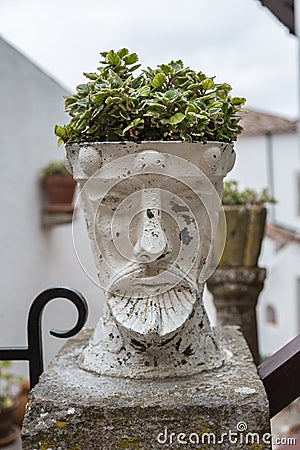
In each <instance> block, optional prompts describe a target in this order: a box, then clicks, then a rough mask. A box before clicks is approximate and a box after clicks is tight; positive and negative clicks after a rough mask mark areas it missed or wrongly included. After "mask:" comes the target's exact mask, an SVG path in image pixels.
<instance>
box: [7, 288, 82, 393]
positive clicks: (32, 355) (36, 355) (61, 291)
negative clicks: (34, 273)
mask: <svg viewBox="0 0 300 450" xmlns="http://www.w3.org/2000/svg"><path fill="white" fill-rule="evenodd" d="M57 298H64V299H67V300H70V301H71V302H72V303H73V304H74V305H75V306H76V308H77V312H78V319H77V323H76V325H75V326H74V327H73V328H72V329H71V330H65V331H62V330H55V329H53V330H50V334H51V335H52V336H55V337H58V338H69V337H71V336H74V335H75V334H77V333H78V332H79V331H80V330H81V329H82V327H83V326H84V324H85V322H86V320H87V316H88V306H87V302H86V300H85V298H84V297H83V295H82V294H81V293H80V292H78V291H77V290H76V289H72V288H70V287H63V286H58V287H53V288H49V289H46V290H45V291H43V292H41V293H40V294H39V295H38V296H37V297H36V298H35V300H34V301H33V303H32V305H31V307H30V310H29V314H28V320H27V342H28V346H27V347H0V360H2V361H3V360H15V361H29V378H30V386H31V388H33V387H34V386H35V385H36V383H37V382H38V379H39V376H40V375H41V374H42V372H43V370H44V364H43V343H42V327H41V323H42V315H43V310H44V308H45V306H46V305H47V304H48V303H49V302H50V301H51V300H53V299H57Z"/></svg>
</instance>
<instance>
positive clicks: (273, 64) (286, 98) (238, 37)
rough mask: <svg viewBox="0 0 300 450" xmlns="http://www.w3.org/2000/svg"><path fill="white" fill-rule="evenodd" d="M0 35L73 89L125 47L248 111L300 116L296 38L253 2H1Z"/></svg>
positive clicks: (131, 0)
mask: <svg viewBox="0 0 300 450" xmlns="http://www.w3.org/2000/svg"><path fill="white" fill-rule="evenodd" d="M0 35H2V37H4V38H5V39H6V40H7V41H9V42H10V43H11V44H13V45H14V46H15V47H17V48H18V49H19V50H21V51H22V52H23V53H24V54H25V55H26V56H28V57H29V58H30V59H31V60H32V61H34V62H36V63H37V64H38V65H39V66H40V67H41V68H42V69H44V70H45V71H46V72H48V73H49V74H50V75H51V76H53V77H54V78H55V79H56V80H58V81H59V82H61V83H62V84H63V85H64V86H65V87H67V88H68V89H69V90H72V91H73V90H74V87H75V86H76V85H77V84H79V83H80V82H81V81H82V72H83V71H93V70H94V69H95V68H96V67H97V64H98V61H99V52H100V51H103V50H109V49H111V48H113V49H119V48H122V47H128V48H129V49H130V50H131V51H135V52H137V53H138V54H139V56H140V62H141V63H142V65H143V66H147V65H151V66H156V65H157V64H160V63H164V62H168V61H169V60H171V59H182V60H183V61H184V62H185V64H187V65H189V66H191V67H192V68H194V69H197V70H202V71H203V72H204V73H206V74H207V75H208V76H213V75H216V80H217V81H218V82H221V81H224V82H228V83H230V84H231V85H232V86H233V87H234V94H235V95H239V96H244V97H246V98H247V99H248V103H247V106H248V107H249V108H250V107H251V108H256V109H258V110H260V111H266V112H271V113H276V114H279V115H283V116H287V117H290V118H295V117H296V116H297V115H298V101H297V95H298V94H297V39H296V38H295V37H294V36H291V35H290V34H289V32H288V30H287V29H286V28H285V27H284V26H283V25H281V24H280V23H279V22H278V21H277V20H276V18H274V17H273V16H272V14H271V13H270V12H269V11H268V10H267V9H265V8H263V7H262V6H261V5H260V3H259V2H258V1H257V0H180V1H179V0H151V1H149V0H148V1H145V0H106V1H103V0H81V1H79V0H0ZM0 64H5V62H4V61H0Z"/></svg>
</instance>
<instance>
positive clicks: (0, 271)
mask: <svg viewBox="0 0 300 450" xmlns="http://www.w3.org/2000/svg"><path fill="white" fill-rule="evenodd" d="M65 94H67V92H66V91H65V90H64V89H63V88H62V87H61V86H60V85H58V84H57V83H56V82H55V81H54V80H52V79H51V78H49V77H48V76H47V75H46V74H44V73H43V72H42V71H40V70H39V69H38V68H37V67H36V66H35V65H33V64H32V63H31V62H30V61H28V60H27V59H26V58H24V56H22V55H21V54H20V53H18V52H17V51H16V50H15V49H13V48H12V47H11V46H9V45H8V44H7V43H6V42H4V41H2V40H1V39H0V98H1V109H0V183H1V184H0V185H1V189H0V217H1V227H0V254H1V259H0V277H1V278H0V279H1V284H0V286H1V296H0V323H1V327H0V346H12V345H18V346H20V345H25V344H26V322H27V313H28V310H29V307H30V305H31V303H32V301H33V299H34V298H35V296H36V295H37V294H38V293H39V292H40V291H42V290H44V289H45V288H47V287H49V286H53V285H60V284H63V285H70V286H72V287H74V288H77V289H78V290H80V291H81V292H82V293H83V295H85V296H86V299H87V301H88V303H89V307H90V318H89V324H90V325H94V324H95V323H96V321H97V319H98V317H99V315H100V310H101V304H102V294H101V293H100V290H99V288H98V287H97V286H96V285H94V284H93V283H92V282H91V281H90V280H89V278H88V277H87V276H86V274H85V273H84V271H83V270H82V269H81V266H80V265H79V263H78V261H77V258H76V255H75V252H74V248H73V242H72V233H71V231H72V230H71V225H70V224H66V225H59V226H55V227H51V228H48V229H46V228H44V227H43V226H42V225H41V198H40V186H39V181H40V180H39V174H40V169H41V168H42V167H43V166H45V165H46V164H47V163H48V162H49V161H51V160H57V159H63V157H64V151H63V150H62V149H58V148H57V144H56V138H55V136H54V133H53V128H54V125H55V124H56V123H65V122H66V116H65V114H64V113H63V110H64V101H63V95H65ZM76 226H77V227H81V228H82V230H83V231H82V236H83V237H82V239H85V234H84V233H85V230H84V226H85V224H84V221H83V219H82V216H81V214H79V215H78V218H77V221H76ZM85 252H86V257H85V259H87V261H88V266H89V271H90V272H91V273H93V275H94V276H95V277H96V275H95V269H94V264H93V261H92V257H91V254H90V249H89V244H87V247H86V250H85ZM62 303H64V304H61V303H58V302H57V301H55V304H52V305H51V306H49V307H47V308H46V309H47V310H46V311H45V314H44V316H45V321H44V337H45V356H46V362H48V361H49V359H51V358H52V356H53V355H54V354H55V353H56V351H57V350H58V348H59V347H60V346H61V345H62V343H63V342H62V340H59V339H56V338H53V337H50V336H49V334H48V331H47V330H49V328H52V327H54V328H58V329H59V328H61V329H66V328H68V327H72V325H73V324H74V323H75V320H76V314H75V312H74V311H73V306H72V305H71V304H67V301H62ZM20 370H21V369H20Z"/></svg>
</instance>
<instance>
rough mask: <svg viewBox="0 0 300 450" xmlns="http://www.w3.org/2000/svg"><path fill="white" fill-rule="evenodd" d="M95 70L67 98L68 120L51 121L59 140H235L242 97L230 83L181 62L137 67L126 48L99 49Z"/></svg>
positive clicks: (242, 103) (135, 57)
mask: <svg viewBox="0 0 300 450" xmlns="http://www.w3.org/2000/svg"><path fill="white" fill-rule="evenodd" d="M101 56H102V57H103V58H104V59H103V60H102V61H100V64H101V65H100V67H98V68H97V71H96V72H93V73H84V75H85V77H86V78H87V79H88V80H89V81H88V82H87V83H85V84H80V85H79V86H77V92H76V94H74V95H70V96H68V97H66V100H65V110H66V112H68V113H69V115H70V117H71V120H70V123H68V124H67V125H65V126H58V125H56V126H55V134H56V135H57V136H58V138H59V139H58V144H59V145H60V144H61V143H63V142H64V143H71V142H85V141H86V142H92V141H124V140H130V141H142V140H185V141H208V140H210V141H212V140H213V141H223V142H231V141H234V140H236V138H237V135H238V134H239V133H241V131H242V127H241V125H240V124H239V121H240V119H241V116H240V112H241V111H242V106H243V105H244V103H245V99H244V98H240V97H231V96H230V91H231V86H230V85H229V84H227V83H215V81H214V77H207V76H206V75H205V74H204V73H203V72H196V71H194V70H192V69H190V68H189V67H185V66H184V64H183V62H182V61H180V60H179V61H171V62H170V63H168V64H161V65H159V66H158V68H157V69H152V68H150V67H148V68H147V69H146V70H142V71H141V72H140V73H139V74H138V75H137V76H134V75H133V72H134V71H135V70H136V69H138V68H139V67H140V64H137V62H138V56H137V54H136V53H129V51H128V50H127V49H126V48H123V49H121V50H119V51H117V52H115V51H114V50H110V51H109V52H102V53H101Z"/></svg>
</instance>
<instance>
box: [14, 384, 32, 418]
mask: <svg viewBox="0 0 300 450" xmlns="http://www.w3.org/2000/svg"><path fill="white" fill-rule="evenodd" d="M29 391H30V383H29V381H28V380H26V381H23V383H22V384H21V386H20V393H19V395H18V397H17V398H18V405H17V408H16V409H15V411H14V423H15V424H16V425H19V427H21V426H22V423H23V419H24V415H25V408H26V404H27V401H28V394H29Z"/></svg>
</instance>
